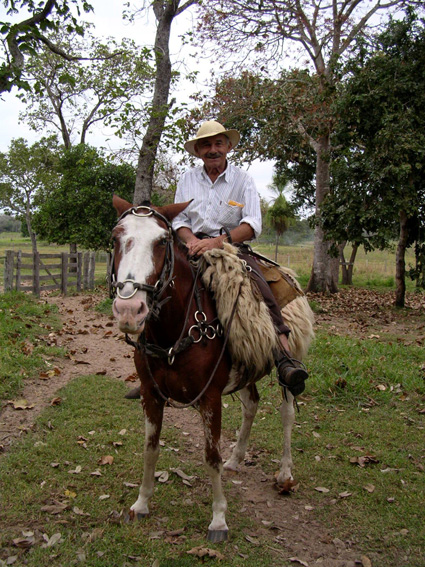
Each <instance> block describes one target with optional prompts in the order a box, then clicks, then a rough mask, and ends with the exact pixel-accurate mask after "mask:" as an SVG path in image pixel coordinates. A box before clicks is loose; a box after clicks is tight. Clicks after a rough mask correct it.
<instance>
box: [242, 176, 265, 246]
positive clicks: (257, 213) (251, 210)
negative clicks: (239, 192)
mask: <svg viewBox="0 0 425 567" xmlns="http://www.w3.org/2000/svg"><path fill="white" fill-rule="evenodd" d="M243 222H246V223H247V224H249V225H250V227H251V228H252V230H253V231H254V234H255V238H257V237H258V236H259V235H260V234H261V229H262V222H261V207H260V197H259V195H258V191H257V188H256V186H255V182H254V179H253V178H252V177H251V176H250V175H247V179H246V184H245V206H244V208H243V216H242V219H241V221H240V223H239V224H241V223H243Z"/></svg>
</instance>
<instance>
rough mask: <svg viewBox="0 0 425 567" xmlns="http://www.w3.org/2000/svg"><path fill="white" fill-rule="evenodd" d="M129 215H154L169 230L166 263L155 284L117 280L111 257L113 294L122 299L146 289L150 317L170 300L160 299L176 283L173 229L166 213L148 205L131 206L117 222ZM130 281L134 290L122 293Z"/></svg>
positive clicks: (166, 239)
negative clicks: (125, 293) (174, 278)
mask: <svg viewBox="0 0 425 567" xmlns="http://www.w3.org/2000/svg"><path fill="white" fill-rule="evenodd" d="M128 215H134V216H136V217H152V216H153V217H156V218H158V219H159V220H161V221H162V222H163V223H165V226H166V228H167V231H168V234H167V236H166V237H165V241H166V249H165V260H164V265H163V266H162V270H161V274H160V276H159V278H158V280H157V281H156V283H155V284H154V285H149V284H144V283H139V282H137V281H135V280H131V279H126V280H124V281H122V282H119V281H117V280H116V273H115V266H114V256H113V255H112V259H111V296H112V297H114V296H115V294H116V295H117V296H118V297H119V298H120V299H130V298H132V297H133V296H134V295H135V294H136V293H137V292H138V291H139V290H141V291H146V293H147V297H148V306H149V315H148V318H149V317H150V316H153V315H154V316H155V315H158V313H159V310H160V309H161V307H162V305H164V303H166V302H167V301H169V299H170V297H166V298H165V299H164V300H163V301H160V299H161V297H162V295H163V294H164V292H165V290H166V289H167V288H168V286H170V285H174V280H173V272H174V262H175V255H174V246H173V244H174V238H173V229H172V226H171V223H170V221H169V220H168V219H167V218H166V217H165V216H164V215H162V214H161V213H159V212H158V211H156V210H155V209H153V208H152V207H149V206H146V205H140V206H138V207H131V208H130V209H128V210H127V211H125V212H124V213H123V214H122V215H121V216H120V217H119V218H118V221H117V224H119V222H120V221H121V220H122V219H123V218H125V217H126V216H128ZM128 283H129V284H132V286H133V292H132V293H131V294H130V295H122V294H121V290H122V289H123V288H124V286H125V285H126V284H128Z"/></svg>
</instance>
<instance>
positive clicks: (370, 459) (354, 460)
mask: <svg viewBox="0 0 425 567" xmlns="http://www.w3.org/2000/svg"><path fill="white" fill-rule="evenodd" d="M350 463H351V464H353V465H359V467H361V468H363V467H365V466H366V465H370V464H372V463H379V461H378V459H377V458H376V457H374V456H373V455H364V456H362V457H351V458H350Z"/></svg>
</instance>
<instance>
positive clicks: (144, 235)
mask: <svg viewBox="0 0 425 567" xmlns="http://www.w3.org/2000/svg"><path fill="white" fill-rule="evenodd" d="M120 225H121V226H123V228H124V231H123V233H122V234H121V236H120V252H121V262H120V265H119V268H118V274H117V280H118V281H119V282H123V281H124V280H126V279H132V280H135V281H136V282H137V283H146V280H147V279H148V277H149V276H150V275H151V274H152V272H153V270H154V262H153V243H154V242H155V241H156V240H158V238H160V237H161V236H165V235H166V233H167V232H166V230H165V229H164V228H162V227H161V226H159V224H158V223H157V221H156V220H155V218H154V217H137V216H135V215H128V216H126V217H124V219H123V220H122V221H121V223H120ZM128 242H131V244H130V245H128V246H127V243H128ZM132 293H133V286H132V285H131V284H130V283H127V284H125V286H124V288H123V289H122V290H120V294H121V295H123V296H125V295H131V294H132ZM138 293H140V294H143V296H146V293H145V292H138ZM144 299H145V297H144Z"/></svg>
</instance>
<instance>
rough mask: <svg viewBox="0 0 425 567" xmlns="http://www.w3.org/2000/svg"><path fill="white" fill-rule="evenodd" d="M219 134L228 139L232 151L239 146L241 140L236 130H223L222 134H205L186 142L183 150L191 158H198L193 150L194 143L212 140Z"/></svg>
mask: <svg viewBox="0 0 425 567" xmlns="http://www.w3.org/2000/svg"><path fill="white" fill-rule="evenodd" d="M220 134H224V135H225V136H227V138H229V140H230V143H231V144H232V150H233V149H235V148H236V146H237V145H238V144H239V141H240V139H241V135H240V134H239V132H238V131H237V130H224V131H223V132H217V133H215V134H206V135H205V136H199V138H193V139H192V140H188V141H187V142H186V143H185V145H184V149H185V150H186V151H187V152H189V153H190V154H191V155H192V156H195V157H199V156H198V154H197V153H196V150H195V145H196V142H199V140H202V139H204V138H213V137H214V136H219V135H220Z"/></svg>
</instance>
